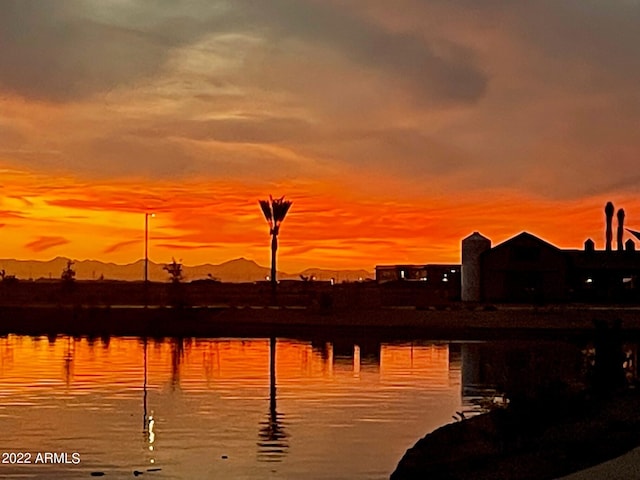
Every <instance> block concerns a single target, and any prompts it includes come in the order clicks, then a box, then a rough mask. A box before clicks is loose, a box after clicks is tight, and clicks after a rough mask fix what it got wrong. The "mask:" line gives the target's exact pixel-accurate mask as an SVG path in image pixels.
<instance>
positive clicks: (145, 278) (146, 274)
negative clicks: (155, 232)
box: [144, 212, 156, 285]
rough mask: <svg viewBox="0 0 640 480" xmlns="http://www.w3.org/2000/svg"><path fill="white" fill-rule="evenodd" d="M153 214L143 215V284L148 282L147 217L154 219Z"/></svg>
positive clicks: (146, 213)
mask: <svg viewBox="0 0 640 480" xmlns="http://www.w3.org/2000/svg"><path fill="white" fill-rule="evenodd" d="M155 216H156V214H155V213H149V212H145V213H144V283H145V285H146V284H147V282H148V281H149V217H151V218H153V217H155Z"/></svg>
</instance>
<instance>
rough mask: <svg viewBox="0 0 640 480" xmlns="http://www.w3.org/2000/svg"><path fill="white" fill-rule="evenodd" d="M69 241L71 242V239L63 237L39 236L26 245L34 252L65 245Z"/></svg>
mask: <svg viewBox="0 0 640 480" xmlns="http://www.w3.org/2000/svg"><path fill="white" fill-rule="evenodd" d="M67 243H70V241H69V240H67V239H66V238H63V237H39V238H37V239H36V240H33V241H31V242H29V243H27V244H26V245H25V247H26V248H27V249H30V250H32V251H34V252H43V251H45V250H49V249H50V248H53V247H57V246H60V245H65V244H67Z"/></svg>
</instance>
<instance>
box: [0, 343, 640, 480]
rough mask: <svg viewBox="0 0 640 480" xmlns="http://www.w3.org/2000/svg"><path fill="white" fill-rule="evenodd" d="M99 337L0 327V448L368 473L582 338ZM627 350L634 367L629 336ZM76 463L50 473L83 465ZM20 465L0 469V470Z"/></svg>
mask: <svg viewBox="0 0 640 480" xmlns="http://www.w3.org/2000/svg"><path fill="white" fill-rule="evenodd" d="M101 340H102V346H103V348H97V346H94V347H92V346H91V342H89V341H88V339H86V338H73V337H62V336H61V337H57V339H56V338H55V337H50V338H49V339H48V342H47V339H46V337H42V338H41V339H40V341H39V342H38V341H37V340H36V339H32V338H29V337H18V336H13V335H10V336H8V337H3V338H0V399H1V400H2V402H1V403H0V428H1V429H2V432H3V435H2V438H0V451H1V450H2V449H15V448H16V447H19V448H25V449H31V450H33V449H47V448H48V449H51V450H56V449H57V450H67V451H75V450H80V451H81V454H82V456H83V461H82V465H81V467H82V468H85V469H90V468H91V469H92V470H90V471H93V470H100V471H105V472H106V473H107V474H108V475H110V477H112V478H125V477H127V476H131V472H132V471H134V470H141V468H142V467H143V465H144V466H145V467H150V464H151V463H153V464H154V467H158V468H162V470H161V471H160V472H156V473H154V477H155V478H157V479H158V480H160V479H161V478H276V477H274V474H273V470H274V469H277V472H276V474H277V476H278V477H277V478H310V479H312V480H313V479H318V480H320V479H322V480H326V479H329V478H330V479H332V480H334V479H335V480H338V479H339V480H374V479H376V480H377V479H381V478H388V475H389V474H390V472H391V471H392V470H393V468H394V467H395V465H396V463H397V461H398V459H399V458H400V457H401V456H402V454H403V453H404V451H405V450H406V449H407V448H409V447H410V446H411V445H413V444H414V443H415V441H416V440H417V439H418V438H420V437H422V436H424V434H425V433H427V432H429V431H432V430H434V429H436V428H438V427H439V426H441V425H443V424H445V423H450V422H451V421H452V418H451V417H452V415H454V414H456V412H458V411H461V412H462V411H469V412H471V411H473V412H476V411H478V406H477V404H474V403H473V400H474V399H476V400H477V399H478V398H483V395H484V396H485V397H486V396H487V392H496V393H499V390H500V389H501V388H502V389H503V388H505V386H507V385H508V380H509V378H510V377H511V376H513V375H515V378H517V379H519V381H520V383H521V384H522V385H524V386H525V387H527V385H528V384H534V383H535V381H537V380H536V379H545V378H552V377H553V376H556V377H558V378H565V377H566V378H569V377H572V378H570V380H571V381H579V380H580V379H581V378H583V377H582V375H583V367H584V365H583V363H584V361H583V360H584V359H582V358H581V357H580V355H581V354H582V353H581V352H584V351H587V350H588V345H587V344H575V345H574V344H569V343H566V342H565V343H562V342H533V341H531V342H494V341H492V342H464V343H458V342H445V341H439V342H433V341H429V340H421V339H417V338H416V339H413V341H407V342H406V343H399V342H386V341H384V340H383V339H367V338H350V339H349V338H341V339H336V338H316V339H313V340H293V339H284V338H278V339H276V338H274V337H272V338H266V339H265V338H254V339H233V338H217V339H152V338H148V339H147V338H141V339H134V338H119V337H112V338H110V339H108V340H107V339H101ZM628 352H629V354H628V355H627V357H628V360H627V365H628V367H629V368H635V365H636V361H635V360H636V352H637V346H636V345H630V346H629V349H628ZM583 356H584V355H583ZM581 362H583V363H581ZM267 363H268V368H266V367H267ZM61 365H63V366H64V368H62V369H61ZM549 370H550V371H551V373H548V372H549ZM267 384H268V385H269V394H268V395H269V396H268V403H267V398H266V386H267ZM516 384H517V383H516ZM140 417H142V429H141V428H140V426H141V425H140ZM96 432H100V433H99V434H98V433H96ZM223 458H226V459H223ZM274 462H277V463H274ZM78 468H79V467H78ZM78 468H76V469H75V470H70V469H68V470H66V471H65V472H64V475H61V476H58V477H57V478H65V479H69V478H87V477H88V473H90V471H89V472H88V471H86V470H84V471H83V470H81V469H78ZM43 472H44V471H43ZM47 472H48V471H47ZM47 472H44V473H43V474H42V475H43V476H44V475H45V474H46V473H47ZM23 473H24V472H23ZM19 474H21V473H20V472H19V471H13V470H5V469H2V470H0V479H1V478H16V476H17V475H19ZM54 478H55V477H54Z"/></svg>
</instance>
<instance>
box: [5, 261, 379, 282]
mask: <svg viewBox="0 0 640 480" xmlns="http://www.w3.org/2000/svg"><path fill="white" fill-rule="evenodd" d="M69 260H73V259H69V258H66V257H56V258H54V259H52V260H49V261H38V260H15V259H1V260H0V269H4V270H5V272H6V274H7V275H15V276H16V278H18V279H19V280H29V279H31V280H38V279H43V278H44V279H49V278H51V279H59V278H60V275H61V274H62V270H63V269H64V267H65V266H66V265H67V262H68V261H69ZM74 262H75V263H74V265H73V268H74V269H75V271H76V279H78V280H98V279H100V278H103V279H105V280H129V281H135V280H142V278H143V272H144V260H142V259H141V260H138V261H136V262H134V263H130V264H125V265H120V264H115V263H105V262H101V261H98V260H74ZM167 263H169V262H167ZM164 265H166V263H154V262H152V261H149V280H151V281H156V282H165V281H168V279H169V276H168V274H167V272H166V271H165V270H163V267H164ZM183 273H184V278H185V281H187V282H188V281H192V280H202V279H207V278H214V279H217V280H220V281H223V282H256V281H260V280H265V279H266V277H267V276H268V275H270V273H271V271H270V269H269V268H268V267H263V266H261V265H259V264H258V263H256V262H255V261H253V260H249V259H246V258H243V257H241V258H236V259H233V260H229V261H227V262H223V263H220V264H209V263H207V264H204V265H196V266H187V265H185V266H184V267H183ZM301 275H302V276H304V277H308V278H311V277H315V279H316V280H330V279H331V278H334V279H335V280H336V281H337V282H343V281H351V282H353V281H358V280H360V279H367V278H374V274H373V273H372V272H368V271H366V270H330V269H320V268H307V269H305V270H304V271H302V272H296V273H287V272H278V279H279V280H286V279H296V280H300V276H301Z"/></svg>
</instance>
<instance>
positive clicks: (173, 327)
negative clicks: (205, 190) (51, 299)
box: [0, 305, 640, 340]
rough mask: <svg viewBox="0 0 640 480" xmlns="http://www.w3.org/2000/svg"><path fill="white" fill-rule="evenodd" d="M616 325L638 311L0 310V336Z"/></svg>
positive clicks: (639, 320) (471, 332) (580, 333)
mask: <svg viewBox="0 0 640 480" xmlns="http://www.w3.org/2000/svg"><path fill="white" fill-rule="evenodd" d="M595 320H602V321H606V322H612V321H614V320H620V321H621V322H622V332H623V333H624V334H625V335H626V336H627V337H632V338H640V307H636V306H633V307H630V306H572V305H553V306H545V307H539V306H523V305H499V306H491V308H487V307H483V306H471V305H468V306H467V305H455V306H447V307H440V308H435V307H432V308H423V309H418V308H409V307H401V308H397V307H395V308H394V307H378V308H364V309H330V310H321V309H318V308H313V307H304V306H278V307H276V306H245V307H232V306H227V305H212V306H207V307H182V308H180V307H159V306H148V307H144V306H138V305H121V306H117V305H116V306H87V305H75V306H71V305H32V306H9V305H4V306H0V333H3V334H8V333H17V334H55V333H61V334H64V333H67V334H78V335H133V336H154V335H155V336H185V337H186V336H193V337H199V336H271V335H278V336H286V335H294V336H295V335H296V334H311V335H313V334H331V333H335V334H340V333H343V334H356V335H373V336H376V335H383V336H390V337H391V338H397V339H402V338H411V337H416V336H427V337H429V338H432V339H460V340H464V339H485V338H486V339H499V338H531V337H533V338H545V337H552V338H558V337H562V338H580V337H591V336H592V334H593V330H594V321H595Z"/></svg>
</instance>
